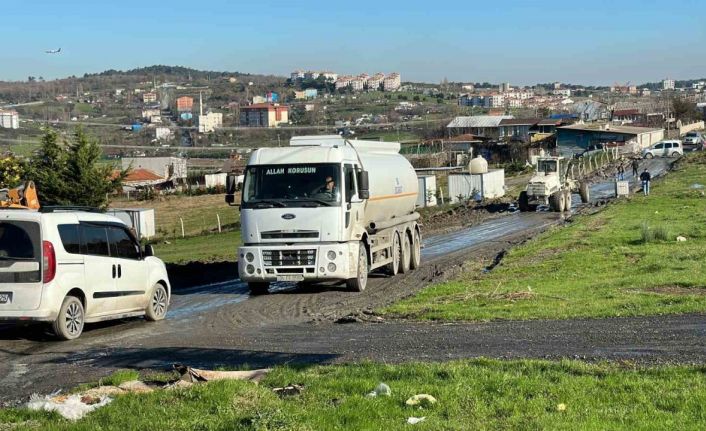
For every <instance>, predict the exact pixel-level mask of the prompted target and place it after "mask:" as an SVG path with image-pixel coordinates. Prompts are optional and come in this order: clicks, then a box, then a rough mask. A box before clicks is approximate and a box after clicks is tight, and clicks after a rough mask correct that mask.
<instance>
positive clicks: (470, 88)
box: [461, 84, 476, 91]
mask: <svg viewBox="0 0 706 431" xmlns="http://www.w3.org/2000/svg"><path fill="white" fill-rule="evenodd" d="M461 88H462V89H463V90H466V91H473V90H474V89H475V88H476V87H475V86H474V85H473V84H465V85H462V86H461Z"/></svg>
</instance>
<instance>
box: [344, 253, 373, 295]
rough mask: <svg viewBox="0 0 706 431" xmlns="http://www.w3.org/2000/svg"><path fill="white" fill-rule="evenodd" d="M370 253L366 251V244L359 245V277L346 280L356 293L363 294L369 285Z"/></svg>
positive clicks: (349, 287) (350, 288) (347, 284)
mask: <svg viewBox="0 0 706 431" xmlns="http://www.w3.org/2000/svg"><path fill="white" fill-rule="evenodd" d="M369 271H370V270H369V269H368V252H367V250H366V249H365V244H363V243H362V242H361V243H360V244H359V245H358V276H357V277H356V278H349V279H348V280H346V286H347V287H348V289H349V290H352V291H354V292H362V291H364V290H365V287H366V286H367V285H368V272H369Z"/></svg>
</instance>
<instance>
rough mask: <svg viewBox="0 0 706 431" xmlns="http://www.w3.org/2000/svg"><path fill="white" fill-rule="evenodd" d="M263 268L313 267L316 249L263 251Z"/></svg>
mask: <svg viewBox="0 0 706 431" xmlns="http://www.w3.org/2000/svg"><path fill="white" fill-rule="evenodd" d="M262 259H263V261H264V263H265V266H313V265H315V264H316V249H308V250H263V251H262Z"/></svg>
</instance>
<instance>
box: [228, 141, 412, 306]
mask: <svg viewBox="0 0 706 431" xmlns="http://www.w3.org/2000/svg"><path fill="white" fill-rule="evenodd" d="M354 142H356V141H354ZM364 142H365V141H357V142H356V144H357V147H358V148H356V144H353V143H351V142H350V141H347V140H345V139H343V138H341V137H340V136H323V137H322V136H314V137H298V138H293V139H292V141H291V143H290V146H289V147H282V148H261V149H258V150H255V151H254V152H253V154H252V156H251V158H250V160H249V162H248V165H247V167H246V169H245V179H244V183H243V187H242V197H241V202H240V206H241V210H240V217H241V232H242V241H243V246H242V247H240V249H239V250H238V269H239V275H240V278H241V279H242V280H244V281H247V282H248V283H249V286H250V289H251V291H252V292H253V293H266V292H267V288H268V287H269V283H270V282H274V281H291V282H303V281H311V280H346V281H348V282H349V285H352V287H353V288H354V289H355V290H362V289H364V288H365V285H364V284H365V283H366V282H367V273H368V271H369V270H370V269H372V268H374V267H376V265H377V266H382V265H384V264H387V263H390V262H392V261H393V260H394V259H393V258H394V256H393V254H394V253H393V251H392V248H393V246H394V244H393V243H394V236H393V235H388V238H383V237H382V236H380V233H381V232H380V231H385V230H388V231H389V229H390V227H383V229H376V228H372V229H371V224H372V226H375V223H380V222H383V223H388V224H389V219H390V218H393V219H394V218H397V220H395V221H394V222H392V227H393V228H394V229H393V230H394V234H397V235H401V234H400V233H399V232H402V229H403V228H404V229H411V228H412V226H408V225H405V223H404V221H405V220H407V221H408V223H411V224H413V228H417V229H418V227H417V226H416V221H415V220H416V218H415V219H414V220H411V218H414V216H413V214H416V213H414V203H412V205H411V206H410V205H409V203H408V202H407V200H409V198H414V199H415V201H416V193H417V190H416V175H415V174H414V171H413V170H412V169H411V166H410V167H409V169H406V167H405V166H404V165H402V167H400V166H395V165H394V164H391V165H389V162H390V161H391V160H392V161H397V162H399V158H402V157H401V156H399V154H398V153H397V151H391V149H390V147H389V146H387V145H386V143H374V144H377V145H376V147H378V151H375V150H371V149H370V148H369V147H366V143H364ZM370 144H371V143H367V145H370ZM402 159H403V160H404V158H402ZM405 162H406V160H405ZM406 163H407V165H409V163H408V162H406ZM386 165H387V167H385V166H386ZM373 169H374V170H375V175H373V176H374V177H375V180H376V181H379V180H378V178H380V180H383V177H384V176H385V175H387V178H384V180H386V181H385V182H384V183H382V181H380V183H379V184H377V183H376V184H370V178H369V171H370V170H373ZM385 170H387V173H385ZM409 171H411V174H412V176H414V178H413V181H411V180H412V178H411V177H410V175H409V173H410V172H409ZM381 173H382V174H381ZM395 174H398V175H397V176H395ZM412 183H413V184H412ZM412 189H413V190H412ZM405 190H407V193H405ZM371 192H372V193H373V194H375V195H377V196H371ZM228 193H229V195H227V197H226V200H227V201H228V200H230V201H231V202H232V201H233V197H232V196H233V195H232V193H231V191H229V192H228ZM412 194H413V195H414V196H412ZM229 196H230V197H229ZM394 198H397V199H394ZM388 200H389V201H390V202H389V203H386V204H383V202H384V201H388ZM393 201H396V202H393ZM399 203H404V205H403V208H404V207H406V208H408V210H407V211H404V210H402V211H396V210H394V209H391V208H392V206H394V204H399ZM410 215H412V217H410ZM416 217H418V214H417V215H416ZM400 223H401V224H402V225H403V226H401V227H398V226H397V225H398V224H400ZM405 232H406V230H405ZM410 232H411V231H410ZM387 233H388V234H390V232H387ZM403 242H404V241H403V240H402V238H401V236H400V239H398V242H397V244H398V246H399V247H400V249H401V248H402V243H403ZM388 243H389V244H388ZM405 243H406V242H405ZM381 244H382V245H385V246H387V250H382V249H381V250H376V248H375V247H376V246H380V245H381ZM411 247H412V245H411V242H410V248H411ZM383 248H384V247H383ZM401 254H402V253H400V260H401V259H402V257H403V256H401ZM407 254H408V255H409V253H407ZM381 256H382V257H381ZM383 261H384V262H385V263H383V264H380V262H383ZM398 264H399V262H398ZM398 267H399V265H398ZM362 272H364V273H365V274H362ZM356 280H357V281H356ZM356 283H358V285H357V286H356ZM361 283H362V284H363V285H362V286H361V285H360V284H361Z"/></svg>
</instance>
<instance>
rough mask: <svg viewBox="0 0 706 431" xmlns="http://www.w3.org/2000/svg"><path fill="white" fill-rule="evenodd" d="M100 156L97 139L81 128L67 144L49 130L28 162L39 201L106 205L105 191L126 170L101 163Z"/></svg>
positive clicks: (117, 182) (116, 183)
mask: <svg viewBox="0 0 706 431" xmlns="http://www.w3.org/2000/svg"><path fill="white" fill-rule="evenodd" d="M100 157H101V149H100V147H99V146H98V143H97V142H96V140H95V139H93V138H91V137H89V135H87V134H86V133H85V132H84V130H83V129H82V128H78V129H76V132H75V134H74V139H73V142H70V143H68V145H66V148H62V146H61V145H60V144H59V142H58V137H57V134H56V132H54V131H51V130H48V131H47V132H46V133H45V134H44V137H42V147H41V149H40V151H39V153H38V154H37V155H36V156H35V157H34V158H33V159H32V162H31V164H30V166H31V175H30V176H31V178H32V179H33V180H34V182H35V184H36V185H37V189H38V192H39V199H40V202H41V204H42V205H44V206H46V205H78V206H89V207H96V208H103V207H105V206H106V205H107V204H108V194H109V193H112V192H114V191H115V190H117V189H118V188H120V185H121V184H122V181H123V180H124V179H125V177H126V176H127V173H128V171H127V170H118V171H115V170H114V168H113V166H111V165H107V164H100V163H99V162H100Z"/></svg>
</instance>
